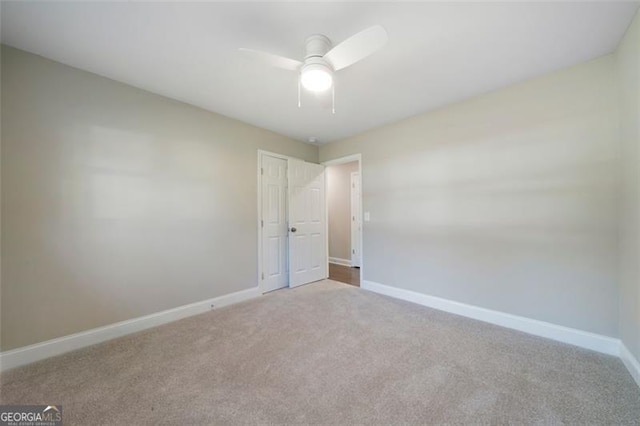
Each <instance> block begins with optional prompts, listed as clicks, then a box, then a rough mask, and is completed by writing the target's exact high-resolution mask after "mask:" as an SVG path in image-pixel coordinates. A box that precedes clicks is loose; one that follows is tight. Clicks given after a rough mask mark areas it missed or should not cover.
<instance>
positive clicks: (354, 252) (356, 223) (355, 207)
mask: <svg viewBox="0 0 640 426" xmlns="http://www.w3.org/2000/svg"><path fill="white" fill-rule="evenodd" d="M360 197H361V193H360V173H358V172H352V173H351V266H357V267H358V268H359V267H360V266H361V262H362V261H361V259H362V253H361V251H362V247H361V246H360V242H361V241H362V238H361V234H362V219H361V215H360Z"/></svg>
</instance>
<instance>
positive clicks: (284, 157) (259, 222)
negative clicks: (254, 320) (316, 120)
mask: <svg viewBox="0 0 640 426" xmlns="http://www.w3.org/2000/svg"><path fill="white" fill-rule="evenodd" d="M265 155H267V156H269V157H275V158H280V159H282V160H290V159H292V160H300V161H305V160H303V159H301V158H296V157H291V156H289V155H284V154H278V153H277V152H271V151H265V150H262V149H259V150H258V166H257V176H258V206H257V210H258V215H257V217H258V219H257V222H256V228H257V232H258V289H259V290H260V294H264V288H263V286H262V281H264V280H263V278H262V276H263V275H262V274H263V273H264V269H263V267H262V157H263V156H265ZM288 173H289V170H288V169H287V176H288ZM288 198H289V194H287V203H288V202H289V201H288ZM287 226H289V217H288V216H287ZM287 244H288V243H287ZM287 255H288V254H287ZM288 262H289V261H288V260H287V264H288ZM288 279H289V277H288V276H287V280H288Z"/></svg>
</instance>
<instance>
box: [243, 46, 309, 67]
mask: <svg viewBox="0 0 640 426" xmlns="http://www.w3.org/2000/svg"><path fill="white" fill-rule="evenodd" d="M240 51H241V52H244V53H246V54H247V55H248V56H251V57H252V58H255V59H258V60H260V61H262V62H265V63H266V64H268V65H271V66H272V67H276V68H282V69H285V70H289V71H297V70H298V69H300V66H301V65H302V62H300V61H296V60H295V59H289V58H285V57H284V56H278V55H274V54H272V53H267V52H261V51H259V50H253V49H245V48H240Z"/></svg>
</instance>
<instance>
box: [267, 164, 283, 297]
mask: <svg viewBox="0 0 640 426" xmlns="http://www.w3.org/2000/svg"><path fill="white" fill-rule="evenodd" d="M261 173H262V179H261V182H262V206H261V209H262V210H261V218H262V222H261V228H262V259H261V261H262V274H263V280H262V292H263V293H266V292H268V291H272V290H276V289H279V288H282V287H286V286H287V285H288V284H289V275H288V242H287V233H288V229H287V185H288V182H287V160H285V159H282V158H276V157H271V156H269V155H263V156H262V164H261Z"/></svg>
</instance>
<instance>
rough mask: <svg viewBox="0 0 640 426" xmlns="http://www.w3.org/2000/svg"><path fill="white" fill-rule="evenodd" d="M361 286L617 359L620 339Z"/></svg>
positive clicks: (366, 283)
mask: <svg viewBox="0 0 640 426" xmlns="http://www.w3.org/2000/svg"><path fill="white" fill-rule="evenodd" d="M361 287H362V288H363V289H365V290H369V291H373V292H376V293H380V294H384V295H386V296H391V297H394V298H396V299H402V300H406V301H409V302H413V303H417V304H419V305H423V306H428V307H430V308H434V309H438V310H440V311H445V312H450V313H453V314H457V315H461V316H464V317H468V318H473V319H476V320H480V321H484V322H488V323H491V324H495V325H499V326H502V327H507V328H511V329H514V330H518V331H522V332H525V333H529V334H533V335H536V336H541V337H546V338H547V339H552V340H557V341H559V342H564V343H569V344H571V345H575V346H579V347H582V348H586V349H591V350H594V351H597V352H601V353H605V354H608V355H615V356H620V340H619V339H615V338H612V337H607V336H602V335H600V334H595V333H590V332H587V331H582V330H577V329H575V328H569V327H564V326H561V325H556V324H551V323H548V322H544V321H539V320H535V319H531V318H526V317H521V316H517V315H512V314H507V313H504V312H499V311H493V310H491V309H486V308H481V307H478V306H473V305H467V304H465V303H460V302H454V301H452V300H448V299H443V298H440V297H435V296H429V295H426V294H422V293H417V292H415V291H411V290H404V289H401V288H397V287H391V286H388V285H384V284H379V283H376V282H372V281H363V282H362V285H361Z"/></svg>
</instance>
